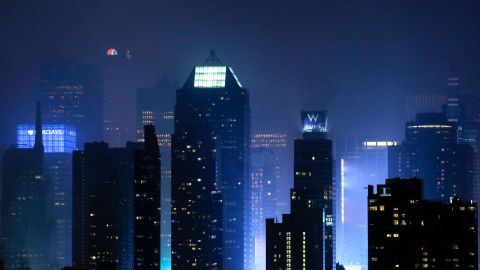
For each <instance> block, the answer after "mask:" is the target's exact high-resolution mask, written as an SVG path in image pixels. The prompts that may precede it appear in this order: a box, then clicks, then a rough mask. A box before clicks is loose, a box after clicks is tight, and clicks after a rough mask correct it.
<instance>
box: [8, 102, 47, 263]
mask: <svg viewBox="0 0 480 270" xmlns="http://www.w3.org/2000/svg"><path fill="white" fill-rule="evenodd" d="M35 131H36V133H35V144H34V146H33V148H27V149H20V148H10V149H7V150H6V151H5V153H4V155H3V177H2V178H3V182H2V191H3V195H2V201H1V207H2V212H1V214H2V219H1V221H2V224H1V236H2V243H1V244H2V246H3V247H2V248H1V250H2V251H3V254H1V255H0V256H1V257H2V258H3V259H5V269H32V270H37V269H39V270H43V269H48V267H49V266H48V265H49V262H48V258H49V254H48V250H49V249H48V244H49V236H50V230H49V226H48V220H47V197H46V194H47V187H48V179H47V177H46V176H45V171H44V166H45V165H44V146H43V142H42V124H41V115H40V104H39V103H37V115H36V122H35Z"/></svg>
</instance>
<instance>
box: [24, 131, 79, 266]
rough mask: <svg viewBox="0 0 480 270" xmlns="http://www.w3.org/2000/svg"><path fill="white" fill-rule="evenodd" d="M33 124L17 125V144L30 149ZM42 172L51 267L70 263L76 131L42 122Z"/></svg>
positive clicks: (33, 140)
mask: <svg viewBox="0 0 480 270" xmlns="http://www.w3.org/2000/svg"><path fill="white" fill-rule="evenodd" d="M35 137H36V131H35V125H25V124H22V125H18V126H17V147H18V148H32V147H33V146H34V143H35V139H34V138H35ZM42 137H43V146H44V149H45V156H44V164H45V165H44V174H45V175H46V177H47V179H48V182H49V185H48V188H47V216H48V219H49V220H51V221H52V224H51V234H50V252H49V255H50V258H49V263H50V264H51V266H52V267H53V268H54V269H60V268H61V267H63V266H66V265H71V264H72V152H73V151H74V150H75V149H76V148H77V145H76V130H75V128H74V127H73V126H71V125H64V124H53V125H50V124H43V125H42Z"/></svg>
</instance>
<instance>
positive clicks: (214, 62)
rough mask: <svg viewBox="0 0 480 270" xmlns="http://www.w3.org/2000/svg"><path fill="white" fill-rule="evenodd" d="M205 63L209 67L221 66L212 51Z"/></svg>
mask: <svg viewBox="0 0 480 270" xmlns="http://www.w3.org/2000/svg"><path fill="white" fill-rule="evenodd" d="M205 63H206V64H207V65H209V66H221V65H222V62H221V61H220V59H218V57H217V55H216V54H215V51H214V50H210V55H209V56H208V58H207V60H205Z"/></svg>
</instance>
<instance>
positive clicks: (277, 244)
mask: <svg viewBox="0 0 480 270" xmlns="http://www.w3.org/2000/svg"><path fill="white" fill-rule="evenodd" d="M302 121H303V138H302V139H297V140H295V145H294V171H295V176H294V187H293V189H292V191H291V214H286V215H283V218H282V222H281V223H279V222H275V220H274V219H267V221H266V223H267V227H266V229H267V233H266V234H267V249H266V253H267V270H273V269H275V270H279V269H286V270H288V269H327V270H328V269H329V270H332V269H335V229H334V228H335V226H334V224H335V209H334V207H335V204H334V201H335V192H334V188H335V187H334V182H333V157H332V141H331V140H330V139H329V138H328V137H327V135H326V132H327V115H326V112H325V111H311V112H302Z"/></svg>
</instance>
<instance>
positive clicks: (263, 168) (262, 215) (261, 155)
mask: <svg viewBox="0 0 480 270" xmlns="http://www.w3.org/2000/svg"><path fill="white" fill-rule="evenodd" d="M250 147H251V177H252V180H251V181H252V228H253V230H252V233H253V237H254V238H255V269H262V270H263V269H265V219H266V218H281V213H284V212H287V209H285V208H286V207H285V206H286V205H287V202H288V201H287V200H288V198H284V196H283V195H284V191H285V189H287V188H291V186H289V185H288V184H287V183H286V182H287V181H286V179H287V177H289V175H288V173H287V171H288V164H287V161H288V160H287V156H288V150H287V135H286V134H284V133H256V134H253V135H252V140H251V144H250ZM288 197H289V196H288Z"/></svg>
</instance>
